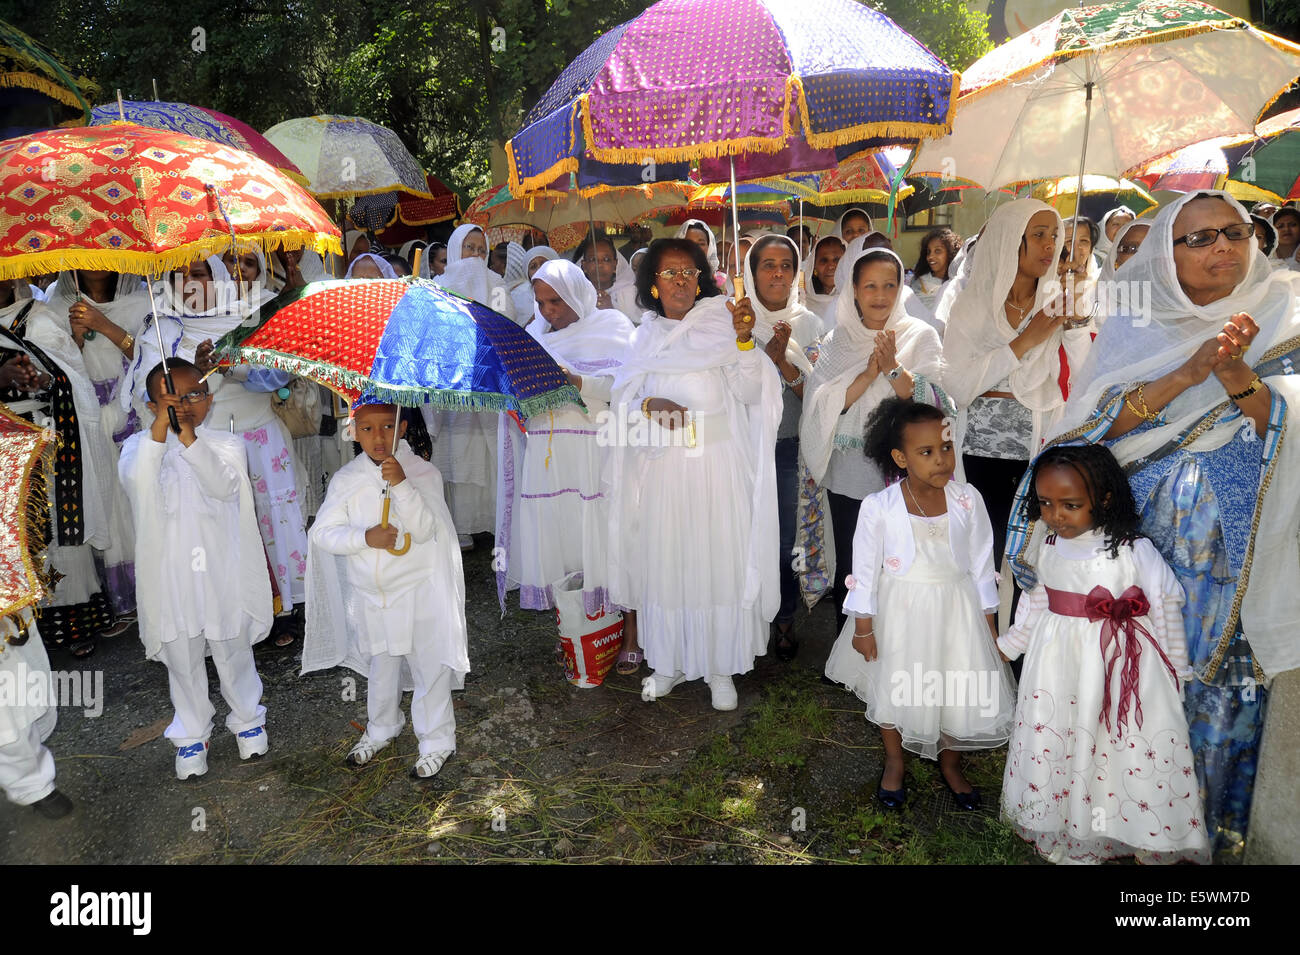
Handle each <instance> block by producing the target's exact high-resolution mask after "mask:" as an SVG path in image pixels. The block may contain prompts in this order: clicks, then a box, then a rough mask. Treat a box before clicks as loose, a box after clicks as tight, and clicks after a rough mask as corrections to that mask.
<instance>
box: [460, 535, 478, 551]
mask: <svg viewBox="0 0 1300 955" xmlns="http://www.w3.org/2000/svg"><path fill="white" fill-rule="evenodd" d="M456 542H457V543H458V544H460V549H461V550H473V549H474V538H472V537H470V536H469V535H468V534H457V535H456Z"/></svg>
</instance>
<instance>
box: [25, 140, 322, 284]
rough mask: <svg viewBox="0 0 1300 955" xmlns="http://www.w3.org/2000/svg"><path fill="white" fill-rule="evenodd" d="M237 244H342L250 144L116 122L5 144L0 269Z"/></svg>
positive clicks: (125, 261)
mask: <svg viewBox="0 0 1300 955" xmlns="http://www.w3.org/2000/svg"><path fill="white" fill-rule="evenodd" d="M232 238H233V239H237V240H238V241H239V242H240V243H241V244H257V245H260V246H261V247H262V248H263V249H264V250H266V251H268V252H269V251H270V250H271V249H275V248H286V249H297V248H303V247H310V248H313V249H315V250H316V251H317V252H319V253H321V254H324V253H327V252H336V253H338V252H340V251H341V247H340V243H339V230H338V228H337V227H335V225H334V224H333V223H332V222H330V219H329V216H327V215H326V214H325V210H324V209H322V208H321V207H320V206H319V205H318V204H317V202H316V201H315V200H314V199H313V198H312V197H311V196H310V195H308V194H307V192H306V190H304V189H303V187H301V186H299V185H298V184H297V183H295V182H293V181H291V180H290V179H289V178H288V177H286V176H285V175H284V174H283V173H281V172H279V171H278V170H276V169H274V168H272V167H271V166H270V165H269V164H268V163H266V162H264V161H263V160H261V159H258V158H257V157H256V156H253V155H252V154H250V153H246V152H242V151H240V150H238V149H233V148H231V147H229V146H224V145H221V144H218V143H213V142H209V141H207V140H204V139H197V138H195V137H192V136H184V135H179V134H177V133H172V132H166V131H164V130H158V129H150V128H148V127H145V126H137V125H135V124H133V123H113V124H111V125H109V126H97V127H89V128H84V129H68V130H48V131H46V132H42V133H36V134H33V135H31V136H22V137H19V138H17V139H10V140H6V141H4V142H2V143H0V278H12V277H16V276H24V275H32V274H36V273H40V272H49V271H53V270H55V269H68V268H87V269H112V270H113V271H116V272H138V273H142V274H158V273H161V272H165V271H168V270H170V269H174V268H179V267H181V266H184V265H188V264H189V263H190V262H193V261H194V260H195V259H197V258H200V257H203V256H207V255H213V254H220V253H222V252H224V251H226V250H227V249H229V248H230V247H231V242H232Z"/></svg>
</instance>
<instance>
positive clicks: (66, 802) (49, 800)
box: [32, 789, 72, 819]
mask: <svg viewBox="0 0 1300 955" xmlns="http://www.w3.org/2000/svg"><path fill="white" fill-rule="evenodd" d="M32 808H33V809H35V810H36V811H37V812H39V813H40V814H41V815H42V816H44V817H45V818H46V819H62V818H63V817H64V816H66V815H67V814H68V813H70V812H72V800H71V799H69V798H68V797H67V796H65V795H63V793H61V792H59V791H58V790H57V789H56V790H54V792H52V793H50V794H49V795H48V796H46V797H45V798H44V799H38V800H36V802H34V803H32Z"/></svg>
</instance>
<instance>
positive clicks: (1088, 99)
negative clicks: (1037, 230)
mask: <svg viewBox="0 0 1300 955" xmlns="http://www.w3.org/2000/svg"><path fill="white" fill-rule="evenodd" d="M1089 73H1091V67H1089ZM1096 85H1097V84H1096V83H1094V82H1093V81H1092V80H1088V82H1087V83H1086V84H1085V85H1084V90H1085V91H1086V95H1085V99H1084V109H1083V148H1082V149H1080V150H1079V188H1078V190H1077V191H1076V192H1075V194H1074V216H1073V223H1072V225H1071V226H1070V259H1071V261H1073V260H1074V249H1075V245H1074V243H1075V239H1076V237H1077V236H1078V235H1079V212H1080V207H1081V206H1082V204H1083V170H1084V167H1085V166H1086V165H1087V162H1088V126H1089V125H1090V124H1091V123H1092V90H1093V87H1094V86H1096ZM1066 305H1067V307H1066V314H1067V315H1070V316H1071V317H1073V314H1074V302H1073V300H1071V301H1068V302H1067V303H1066Z"/></svg>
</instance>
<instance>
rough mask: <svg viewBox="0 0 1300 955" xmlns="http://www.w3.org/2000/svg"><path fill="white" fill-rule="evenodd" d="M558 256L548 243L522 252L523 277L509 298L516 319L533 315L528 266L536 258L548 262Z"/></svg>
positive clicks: (507, 269) (513, 287)
mask: <svg viewBox="0 0 1300 955" xmlns="http://www.w3.org/2000/svg"><path fill="white" fill-rule="evenodd" d="M558 256H559V253H558V252H556V251H555V250H554V249H552V248H551V247H550V246H549V245H535V246H533V247H532V248H531V249H528V250H527V251H526V252H525V253H524V260H523V267H522V273H521V274H522V276H523V278H522V279H521V280H520V281H518V282H516V283H515V284H514V285H513V286H512V287H511V289H510V300H511V302H512V303H513V304H514V307H515V318H516V320H518V321H523V320H524V318H525V317H527V318H528V319H529V321H531V320H532V316H533V306H534V304H535V299H534V298H533V283H532V281H531V280H530V279H529V278H528V268H529V266H531V265H532V264H533V263H534V262H536V261H537V260H538V259H544V260H545V261H547V262H549V261H551V260H552V259H555V258H557V257H558ZM566 261H567V260H566ZM570 264H572V263H570ZM578 271H579V272H581V271H582V270H581V269H579V270H578ZM506 274H507V275H509V274H510V266H509V264H507V266H506ZM592 290H593V291H594V290H595V288H594V286H593V289H592Z"/></svg>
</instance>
